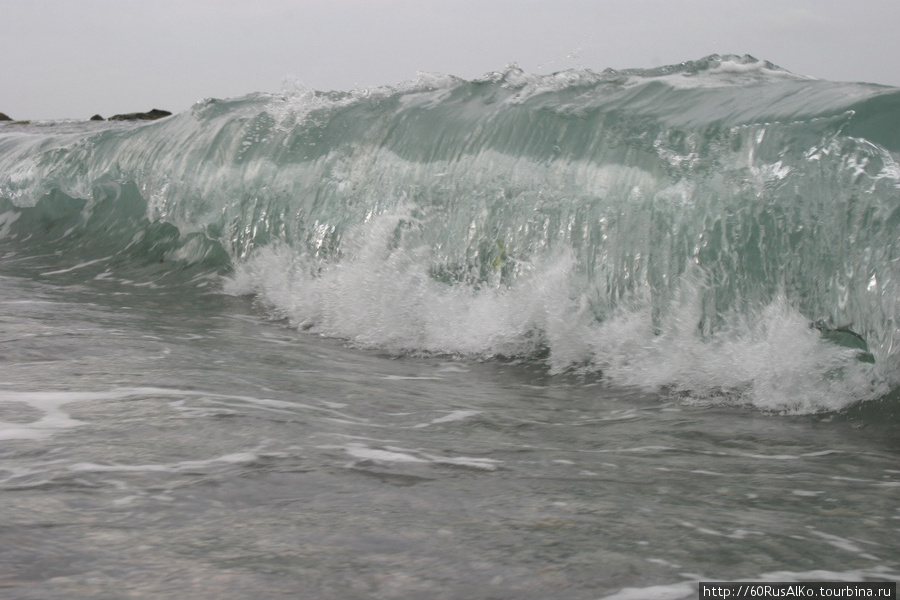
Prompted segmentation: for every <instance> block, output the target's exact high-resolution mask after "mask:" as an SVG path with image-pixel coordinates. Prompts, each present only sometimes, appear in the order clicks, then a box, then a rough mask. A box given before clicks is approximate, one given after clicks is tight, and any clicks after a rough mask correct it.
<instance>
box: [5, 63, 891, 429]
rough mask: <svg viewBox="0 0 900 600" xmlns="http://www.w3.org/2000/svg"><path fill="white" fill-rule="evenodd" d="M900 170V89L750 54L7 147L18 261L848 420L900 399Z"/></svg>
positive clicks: (406, 91) (395, 340)
mask: <svg viewBox="0 0 900 600" xmlns="http://www.w3.org/2000/svg"><path fill="white" fill-rule="evenodd" d="M898 152H900V90H898V89H897V88H892V87H884V86H879V85H872V84H862V83H835V82H830V81H822V80H818V79H813V78H809V77H804V76H800V75H795V74H793V73H790V72H788V71H785V70H784V69H781V68H779V67H777V66H775V65H773V64H771V63H768V62H764V61H760V60H756V59H754V58H752V57H749V56H744V57H737V56H710V57H707V58H705V59H702V60H698V61H691V62H686V63H682V64H680V65H675V66H668V67H661V68H658V69H652V70H624V71H614V70H606V71H603V72H601V73H595V72H591V71H587V70H573V71H565V72H560V73H555V74H552V75H545V76H539V75H530V74H526V73H524V72H522V71H521V70H520V69H518V68H516V67H509V68H507V69H505V70H503V71H499V72H496V73H492V74H489V75H487V76H485V77H484V78H483V79H479V80H475V81H465V80H462V79H458V78H455V77H451V76H421V77H420V78H419V79H418V80H416V81H413V82H410V83H407V84H403V85H399V86H392V87H382V88H377V89H369V90H364V91H354V92H330V93H321V92H311V91H296V92H285V93H280V94H251V95H248V96H245V97H242V98H237V99H231V100H206V101H202V102H199V103H198V104H196V105H195V106H194V107H193V108H192V109H190V110H189V111H187V112H184V113H182V114H178V115H176V116H173V117H169V118H166V119H163V120H160V121H157V122H154V123H150V124H138V125H136V124H129V123H104V122H100V123H72V122H64V123H61V122H55V123H32V124H30V125H12V124H7V125H3V126H2V127H0V248H2V251H3V252H6V253H10V252H14V253H16V254H17V255H20V256H29V255H37V254H46V253H56V254H57V255H58V256H60V257H63V258H61V259H60V260H63V259H64V260H63V263H61V264H60V265H59V266H58V267H56V268H54V270H53V272H57V273H58V274H59V275H61V276H71V277H89V278H91V277H96V276H100V275H103V274H104V273H106V274H109V273H112V274H115V275H116V276H118V277H121V278H127V279H128V280H133V281H145V282H149V281H154V282H158V281H160V280H163V281H172V282H176V283H177V285H183V286H205V285H213V286H216V285H221V286H223V289H224V290H225V291H226V292H227V293H230V294H234V295H246V294H250V295H254V296H255V297H256V298H257V299H258V301H259V302H260V304H261V305H262V306H264V307H265V308H266V310H269V311H271V314H272V315H273V316H276V317H279V318H285V319H287V320H289V322H290V323H291V324H293V325H294V326H296V327H298V328H302V329H304V330H309V331H310V332H313V333H318V334H322V335H325V336H329V337H334V338H339V339H343V340H347V341H349V342H351V343H353V344H355V345H359V346H362V347H371V348H377V349H380V350H386V351H389V352H394V353H401V354H407V353H412V354H435V355H443V354H447V355H456V356H462V357H473V358H493V357H504V358H514V359H517V360H523V361H538V362H540V363H543V364H546V365H547V366H548V367H549V368H550V370H551V371H552V372H554V373H563V372H579V373H599V374H602V377H603V378H605V379H606V380H607V381H609V382H612V383H614V384H616V385H625V386H637V387H641V388H644V389H647V390H668V391H671V392H672V393H676V394H686V395H690V396H691V397H696V398H705V399H713V400H715V401H722V402H727V403H746V404H750V405H755V406H757V407H760V408H763V409H767V410H777V411H787V412H799V413H804V412H818V411H828V410H837V409H841V408H843V407H846V406H848V405H851V404H854V403H857V402H860V401H866V400H872V399H877V398H880V397H883V396H884V395H885V394H887V393H889V392H890V391H891V390H892V389H895V388H896V387H897V386H898V384H900V381H898V374H900V329H898V324H900V244H898V237H900V167H898V162H897V156H898ZM65 261H68V262H65ZM104 276H105V275H104Z"/></svg>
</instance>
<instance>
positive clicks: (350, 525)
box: [0, 276, 900, 599]
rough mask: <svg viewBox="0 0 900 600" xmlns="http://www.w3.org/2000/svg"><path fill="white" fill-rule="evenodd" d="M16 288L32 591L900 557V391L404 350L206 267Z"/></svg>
mask: <svg viewBox="0 0 900 600" xmlns="http://www.w3.org/2000/svg"><path fill="white" fill-rule="evenodd" d="M0 294H2V298H0V305H2V306H3V307H4V308H3V318H2V321H0V360H2V365H3V368H2V376H0V421H2V423H0V439H2V440H3V441H2V445H0V461H2V462H0V465H2V466H0V495H2V496H0V502H2V503H3V506H4V510H3V513H2V515H3V516H2V528H0V586H2V587H0V591H2V590H5V592H4V593H5V595H7V596H8V597H15V598H23V599H25V598H29V599H30V598H41V599H45V598H184V597H191V598H247V597H257V598H278V597H298V598H335V599H338V598H341V599H343V598H548V597H553V598H572V599H576V598H579V599H580V598H603V597H607V596H612V597H629V596H628V594H629V593H632V592H634V593H637V594H638V596H635V597H641V594H644V595H646V594H649V593H650V592H651V591H654V592H655V593H659V594H663V595H661V596H659V597H665V598H681V597H693V596H694V595H695V594H696V585H695V584H696V582H697V581H700V580H715V579H719V580H759V579H761V578H775V579H778V580H790V579H796V580H810V579H819V580H822V579H831V580H833V579H852V580H859V579H869V580H880V579H896V578H897V577H898V576H900V564H898V562H900V561H898V560H897V557H898V556H900V553H898V550H900V542H898V536H897V532H898V530H900V502H898V500H900V461H898V456H900V445H898V442H897V440H898V436H897V432H898V428H897V426H896V420H894V421H893V422H892V421H891V420H890V418H889V411H887V412H886V413H885V415H886V418H885V419H880V420H876V419H872V418H870V417H866V418H857V417H854V416H853V415H833V414H829V415H808V416H795V417H790V416H783V415H777V414H767V413H763V412H760V411H758V410H755V409H748V408H743V407H738V406H734V407H732V406H722V405H712V404H706V405H704V404H698V403H696V402H693V403H692V402H689V401H686V400H679V399H678V398H676V397H667V396H665V395H664V394H663V395H661V394H647V393H643V392H639V391H634V390H629V389H617V388H614V387H610V386H608V385H606V384H604V383H603V382H602V381H601V380H599V379H593V380H592V379H588V378H585V377H574V376H571V377H566V376H550V375H548V373H547V371H546V368H544V367H541V366H538V365H535V364H529V363H521V364H510V363H502V362H499V361H486V362H474V361H469V360H462V359H456V358H453V357H430V358H422V357H419V358H417V357H409V356H406V357H397V356H391V355H385V354H379V353H377V352H373V351H366V350H359V349H354V348H350V347H347V346H346V345H343V344H341V343H340V342H336V341H333V340H327V339H322V338H319V337H318V336H314V335H310V334H306V333H302V332H298V331H296V330H294V329H290V328H286V327H285V326H284V324H282V323H280V322H272V321H266V320H265V319H264V318H263V317H262V316H261V314H260V313H259V312H258V311H256V310H255V309H254V307H253V306H252V305H251V304H250V303H249V302H248V301H246V300H244V299H238V298H233V297H229V296H223V295H220V294H217V293H215V292H204V291H196V290H194V291H191V290H188V289H186V288H184V287H180V288H166V289H156V290H154V289H148V288H138V287H134V286H133V285H130V284H127V283H122V282H116V281H107V280H100V281H92V282H86V283H82V284H77V285H75V284H71V283H70V284H66V285H60V284H58V283H46V282H43V281H35V280H28V279H23V278H21V277H18V276H6V277H4V278H3V279H2V286H0ZM651 586H662V587H660V588H654V590H649V589H645V590H643V591H637V590H631V591H629V590H630V588H649V587H651ZM617 594H623V595H621V596H616V595H617Z"/></svg>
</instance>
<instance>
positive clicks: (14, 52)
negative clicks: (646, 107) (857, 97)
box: [0, 0, 900, 119]
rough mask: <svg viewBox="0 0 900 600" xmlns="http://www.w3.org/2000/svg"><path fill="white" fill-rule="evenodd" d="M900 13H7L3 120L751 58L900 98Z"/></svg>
mask: <svg viewBox="0 0 900 600" xmlns="http://www.w3.org/2000/svg"><path fill="white" fill-rule="evenodd" d="M898 28H900V0H853V1H851V0H757V1H748V0H741V1H738V0H78V1H73V0H0V112H4V113H6V114H8V115H9V116H11V117H13V118H15V119H54V118H87V117H89V116H91V115H92V114H94V113H100V114H102V115H103V116H110V115H112V114H114V113H121V112H134V111H143V110H149V109H150V108H154V107H156V108H162V109H167V110H171V111H173V112H179V111H182V110H185V109H187V108H189V107H190V106H191V105H192V104H193V103H194V102H196V101H197V100H200V99H202V98H208V97H216V98H227V97H234V96H240V95H244V94H247V93H250V92H254V91H273V92H274V91H278V90H280V89H281V87H282V83H283V81H285V79H286V78H290V79H292V80H294V81H296V82H299V83H301V84H303V85H304V86H306V87H308V88H313V89H323V90H324V89H344V90H346V89H352V88H354V87H364V86H371V85H381V84H394V83H399V82H401V81H405V80H409V79H414V78H415V77H416V74H417V73H418V72H420V71H426V72H435V73H449V74H452V75H457V76H461V77H464V78H466V79H472V78H476V77H479V76H481V75H483V74H484V73H487V72H489V71H494V70H498V69H501V68H503V67H504V66H505V65H506V64H508V63H510V62H517V63H518V64H519V65H520V66H521V67H522V68H523V69H525V70H526V71H528V72H533V73H549V72H553V71H559V70H563V69H569V68H577V67H584V68H588V69H591V70H595V71H602V70H603V69H605V68H607V67H613V68H617V69H618V68H629V67H652V66H659V65H662V64H673V63H679V62H682V61H685V60H691V59H696V58H701V57H703V56H706V55H708V54H713V53H720V54H723V53H732V54H752V55H754V56H756V57H757V58H761V59H766V60H769V61H772V62H774V63H776V64H778V65H780V66H782V67H784V68H786V69H788V70H790V71H794V72H795V73H802V74H805V75H812V76H815V77H821V78H824V79H833V80H842V81H869V82H874V83H882V84H888V85H894V86H900V64H898V57H900V33H898Z"/></svg>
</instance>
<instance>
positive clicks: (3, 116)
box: [0, 113, 12, 121]
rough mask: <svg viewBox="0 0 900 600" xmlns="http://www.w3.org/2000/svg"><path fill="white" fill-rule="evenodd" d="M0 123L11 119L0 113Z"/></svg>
mask: <svg viewBox="0 0 900 600" xmlns="http://www.w3.org/2000/svg"><path fill="white" fill-rule="evenodd" d="M0 121H12V119H11V118H9V117H7V116H6V115H4V114H3V113H0Z"/></svg>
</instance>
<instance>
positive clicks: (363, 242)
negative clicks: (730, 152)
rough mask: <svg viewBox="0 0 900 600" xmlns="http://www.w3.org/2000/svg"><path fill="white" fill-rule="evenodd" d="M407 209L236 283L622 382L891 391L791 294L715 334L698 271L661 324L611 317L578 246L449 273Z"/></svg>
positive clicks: (752, 396)
mask: <svg viewBox="0 0 900 600" xmlns="http://www.w3.org/2000/svg"><path fill="white" fill-rule="evenodd" d="M404 218H406V216H405V215H403V214H386V215H382V216H380V217H376V218H373V219H372V220H370V221H369V223H367V224H365V225H364V226H361V227H359V228H357V229H356V230H354V231H353V232H351V234H350V235H349V236H348V239H346V240H345V247H346V248H347V252H346V254H345V255H344V256H343V257H342V259H341V260H340V261H336V262H328V263H322V262H317V263H315V262H311V261H310V260H308V259H307V258H305V257H304V256H302V255H300V254H298V253H296V252H295V251H293V250H292V249H290V248H288V247H286V246H281V247H267V248H263V249H261V250H260V251H258V252H257V253H256V254H255V255H254V256H253V257H252V258H251V259H250V260H249V261H248V262H247V263H245V264H243V265H239V266H238V268H237V270H236V273H235V275H234V276H233V277H232V278H231V279H230V280H229V281H228V282H227V284H226V290H227V291H228V292H230V293H232V294H248V293H253V294H256V295H257V296H258V297H259V298H260V299H261V300H262V301H264V302H265V303H266V304H267V305H269V306H270V307H271V308H272V310H273V311H274V312H275V313H276V314H277V315H279V316H282V317H287V318H289V319H290V320H291V321H292V322H293V323H295V324H296V325H297V326H299V327H302V328H304V329H310V330H311V331H313V332H315V333H319V334H323V335H327V336H331V337H336V338H342V339H346V340H349V341H351V342H353V343H354V344H358V345H360V346H365V347H375V348H384V349H388V350H391V351H395V352H427V353H438V354H460V355H464V356H470V357H491V356H497V355H503V356H531V355H533V354H535V353H536V352H538V351H540V349H541V347H542V346H546V347H547V349H549V353H550V356H549V357H548V358H547V359H546V360H547V364H548V365H549V366H550V368H551V370H552V371H553V372H563V371H566V370H570V369H575V370H579V371H599V372H602V374H603V375H604V377H606V378H607V380H609V381H611V382H613V383H616V384H618V385H623V386H635V387H639V388H643V389H647V390H654V391H658V390H661V389H668V390H670V391H672V392H674V393H677V394H679V395H682V396H683V397H684V398H686V399H690V400H692V401H697V402H707V403H720V402H724V403H736V404H749V405H753V406H756V407H759V408H762V409H765V410H772V411H783V412H790V413H809V412H817V411H824V410H837V409H840V408H843V407H845V406H847V405H848V404H850V403H852V402H855V401H857V400H860V399H865V398H872V397H877V396H878V395H879V394H882V393H884V392H886V387H885V386H884V385H883V384H879V383H877V382H878V381H879V379H878V377H879V372H878V367H877V366H875V365H871V364H867V363H863V362H860V361H858V360H857V359H856V351H855V350H853V349H848V348H843V347H840V346H837V345H835V344H832V343H829V342H826V341H823V339H822V337H821V335H820V333H819V332H818V330H816V329H814V328H811V327H810V324H809V321H808V320H807V319H806V318H805V317H803V316H802V315H801V314H800V313H799V312H797V311H796V310H795V309H794V308H793V307H791V306H790V304H789V303H788V302H787V301H786V300H785V299H784V298H780V297H779V298H776V299H775V300H774V301H773V302H771V303H770V304H768V305H767V306H764V307H761V309H759V310H758V311H756V312H755V313H753V314H751V315H734V316H733V318H732V319H731V320H730V321H729V322H728V323H727V324H726V326H724V327H723V328H722V329H721V330H720V331H719V332H718V333H716V334H715V335H712V336H709V335H706V334H704V333H703V332H702V331H700V329H699V328H698V323H699V322H700V321H701V318H702V316H701V315H702V308H703V306H702V303H703V300H702V297H701V291H702V289H703V287H702V284H701V283H700V282H699V279H698V278H697V277H695V276H693V275H692V274H691V273H690V272H688V273H687V274H686V275H685V276H684V278H683V281H682V283H681V288H680V291H679V292H678V294H677V297H676V298H675V299H674V301H673V302H672V304H671V306H670V307H669V308H668V310H667V311H666V312H665V313H664V314H663V315H662V316H661V319H660V320H659V321H657V323H656V324H654V319H653V317H652V315H651V307H650V305H649V303H647V302H643V301H640V300H638V301H636V302H634V303H632V304H630V305H623V307H622V308H620V309H619V310H617V311H615V312H613V313H612V314H610V315H609V316H608V318H606V319H605V320H603V321H598V320H597V319H596V317H595V316H594V314H593V313H592V312H591V310H589V306H590V301H589V300H588V298H587V297H585V296H584V295H583V293H582V292H579V291H578V284H577V279H576V277H575V262H574V260H573V258H572V257H571V256H570V255H569V254H567V253H561V254H556V255H553V254H550V255H546V256H545V257H544V258H543V259H536V260H534V261H533V262H531V263H530V264H528V265H526V266H525V268H523V270H522V275H521V276H520V277H519V278H518V279H517V280H516V281H515V282H514V283H512V284H511V285H510V286H508V287H499V288H498V287H490V286H488V287H485V288H482V289H474V288H472V287H469V286H466V285H461V284H455V285H449V284H446V283H442V282H439V281H436V280H435V279H434V278H433V277H432V276H431V275H430V274H429V272H428V266H429V265H428V262H427V261H426V260H423V256H424V255H423V253H422V252H421V251H420V250H418V249H415V248H413V249H406V248H403V247H401V248H396V249H391V246H390V243H389V240H390V237H391V236H392V235H394V232H395V230H396V227H397V224H398V222H399V221H400V220H401V219H404Z"/></svg>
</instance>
